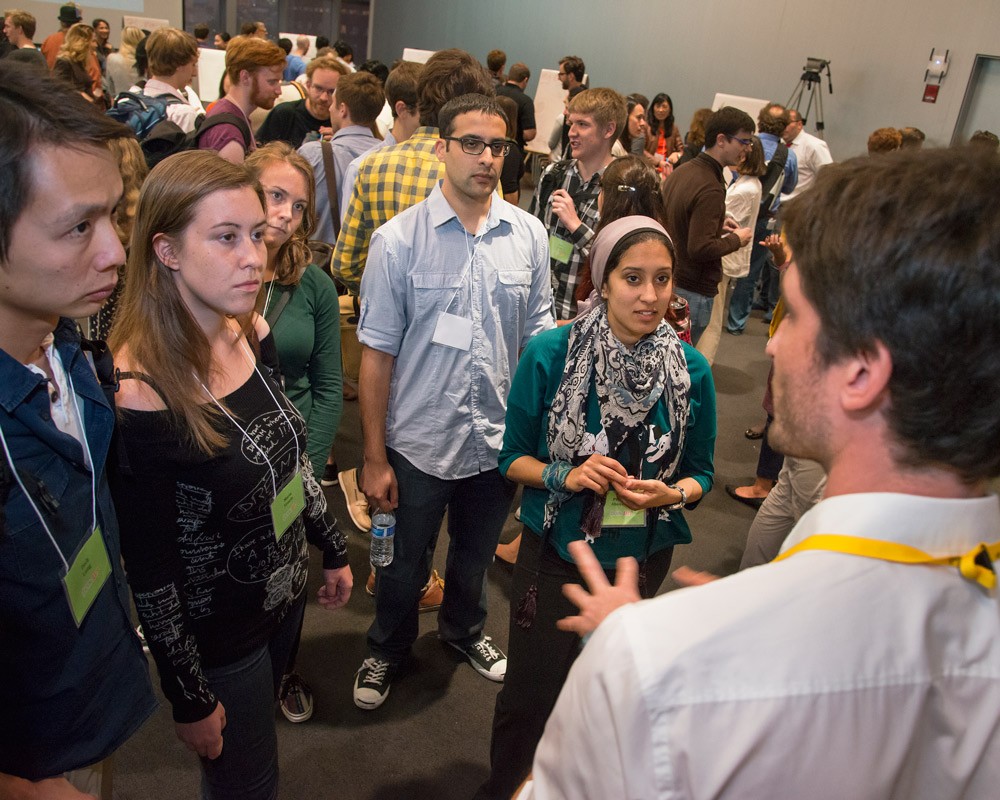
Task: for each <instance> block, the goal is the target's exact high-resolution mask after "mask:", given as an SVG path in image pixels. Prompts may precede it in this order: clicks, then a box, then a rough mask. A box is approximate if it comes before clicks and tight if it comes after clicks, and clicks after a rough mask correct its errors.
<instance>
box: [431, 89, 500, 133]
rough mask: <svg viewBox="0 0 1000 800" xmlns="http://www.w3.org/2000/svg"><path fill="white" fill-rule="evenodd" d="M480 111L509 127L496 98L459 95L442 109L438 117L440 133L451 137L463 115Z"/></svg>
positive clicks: (472, 94)
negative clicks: (456, 121)
mask: <svg viewBox="0 0 1000 800" xmlns="http://www.w3.org/2000/svg"><path fill="white" fill-rule="evenodd" d="M475 111H478V112H479V113H481V114H485V115H487V116H490V117H499V118H500V119H502V120H503V124H504V126H506V125H507V115H506V114H505V113H504V110H503V109H502V108H501V107H500V105H499V103H497V99H496V97H493V96H488V95H485V94H478V93H475V92H470V93H468V94H463V95H459V96H458V97H455V98H453V99H451V100H449V101H448V102H447V103H445V104H444V105H443V106H442V107H441V113H440V114H439V115H438V125H437V126H438V133H440V135H441V136H451V135H452V133H454V132H455V120H456V119H457V118H458V117H459V116H460V115H462V114H469V113H472V112H475Z"/></svg>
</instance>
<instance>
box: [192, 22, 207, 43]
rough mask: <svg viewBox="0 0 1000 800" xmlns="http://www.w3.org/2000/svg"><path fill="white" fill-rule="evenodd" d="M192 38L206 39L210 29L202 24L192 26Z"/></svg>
mask: <svg viewBox="0 0 1000 800" xmlns="http://www.w3.org/2000/svg"><path fill="white" fill-rule="evenodd" d="M193 33H194V38H195V39H207V38H208V34H209V33H211V29H210V28H209V27H208V25H206V24H205V23H204V22H202V23H200V24H198V25H195V26H194V30H193Z"/></svg>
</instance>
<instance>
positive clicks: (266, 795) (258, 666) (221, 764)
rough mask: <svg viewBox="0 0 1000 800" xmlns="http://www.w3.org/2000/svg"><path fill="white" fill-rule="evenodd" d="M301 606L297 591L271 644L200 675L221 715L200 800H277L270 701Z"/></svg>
mask: <svg viewBox="0 0 1000 800" xmlns="http://www.w3.org/2000/svg"><path fill="white" fill-rule="evenodd" d="M305 605H306V593H305V592H303V593H302V595H301V596H300V597H299V599H298V600H296V601H295V603H294V604H293V605H292V607H291V608H290V609H289V612H288V615H287V616H286V617H285V619H284V620H282V621H281V624H280V625H279V626H278V628H277V630H276V631H275V632H274V634H273V635H272V636H271V640H270V641H269V642H268V643H267V644H266V645H265V646H263V647H260V648H258V649H257V650H255V651H254V652H252V653H250V655H248V656H246V657H245V658H241V659H240V660H239V661H237V662H235V663H233V664H227V665H226V666H224V667H214V668H212V669H206V670H205V677H206V679H207V680H208V685H209V686H210V687H211V689H212V691H213V692H214V693H215V696H216V697H217V698H218V699H219V702H220V703H222V706H223V708H225V710H226V727H225V728H224V729H223V731H222V755H220V756H219V757H218V758H216V759H215V760H209V759H207V758H203V759H201V769H202V773H201V796H202V798H203V800H274V799H275V798H276V797H277V796H278V736H277V733H276V732H275V729H274V701H275V698H276V697H277V696H278V685H279V684H280V682H281V677H282V675H283V674H284V672H285V667H286V665H287V664H288V658H289V655H290V653H291V650H292V644H293V643H294V641H295V638H296V636H297V635H298V631H299V627H300V625H301V623H302V614H303V612H304V610H305Z"/></svg>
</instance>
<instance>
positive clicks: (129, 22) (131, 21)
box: [122, 17, 170, 33]
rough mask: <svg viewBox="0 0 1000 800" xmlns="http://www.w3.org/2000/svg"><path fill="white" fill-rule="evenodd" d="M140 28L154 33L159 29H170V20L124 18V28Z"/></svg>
mask: <svg viewBox="0 0 1000 800" xmlns="http://www.w3.org/2000/svg"><path fill="white" fill-rule="evenodd" d="M130 26H131V27H134V28H139V29H140V30H144V31H149V32H150V33H152V32H153V31H155V30H156V29H157V28H169V27H170V20H169V19H154V18H153V17H122V28H128V27H130Z"/></svg>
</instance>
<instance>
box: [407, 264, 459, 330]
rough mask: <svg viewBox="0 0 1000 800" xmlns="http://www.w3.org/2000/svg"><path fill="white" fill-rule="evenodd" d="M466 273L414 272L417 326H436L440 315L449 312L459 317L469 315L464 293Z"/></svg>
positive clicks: (412, 275) (415, 320) (411, 277)
mask: <svg viewBox="0 0 1000 800" xmlns="http://www.w3.org/2000/svg"><path fill="white" fill-rule="evenodd" d="M464 278H465V273H464V272H414V273H411V275H410V280H411V281H412V282H413V298H414V304H413V306H414V310H415V312H416V313H415V318H414V320H413V321H414V323H415V324H417V325H420V324H425V325H432V326H433V325H436V324H437V319H438V315H439V314H441V312H444V311H447V312H448V313H450V314H455V315H456V316H459V317H464V316H468V315H469V309H468V303H467V302H466V301H465V299H464V296H463V294H466V295H467V294H468V292H464V293H463V291H462V282H463V279H464Z"/></svg>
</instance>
